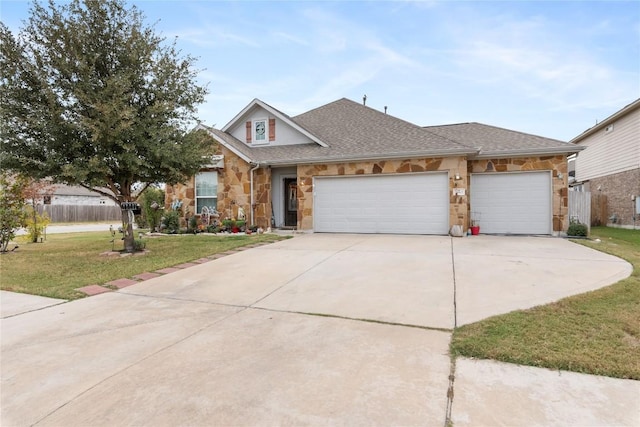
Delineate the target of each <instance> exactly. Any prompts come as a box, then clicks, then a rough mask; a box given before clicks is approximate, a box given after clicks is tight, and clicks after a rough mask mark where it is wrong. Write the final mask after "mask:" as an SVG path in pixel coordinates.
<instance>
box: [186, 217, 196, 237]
mask: <svg viewBox="0 0 640 427" xmlns="http://www.w3.org/2000/svg"><path fill="white" fill-rule="evenodd" d="M188 224H189V227H188V231H189V232H190V233H196V232H197V231H198V218H197V217H196V216H195V215H194V216H192V217H191V218H189V223H188Z"/></svg>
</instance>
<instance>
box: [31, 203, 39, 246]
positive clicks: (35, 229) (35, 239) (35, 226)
mask: <svg viewBox="0 0 640 427" xmlns="http://www.w3.org/2000/svg"><path fill="white" fill-rule="evenodd" d="M32 206H33V236H31V238H32V239H33V243H38V212H36V202H35V200H34V202H33V205H32Z"/></svg>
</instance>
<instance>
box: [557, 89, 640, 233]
mask: <svg viewBox="0 0 640 427" xmlns="http://www.w3.org/2000/svg"><path fill="white" fill-rule="evenodd" d="M569 142H570V143H573V144H576V145H578V146H582V147H585V148H586V149H585V150H584V151H583V152H581V153H580V155H579V156H577V157H576V158H575V182H576V184H574V188H576V189H579V190H583V191H590V192H591V193H592V195H593V194H603V195H606V196H607V217H608V219H609V221H608V222H609V224H614V225H622V226H633V225H634V224H640V99H637V100H635V101H634V102H632V103H631V104H629V105H627V106H626V107H624V108H622V109H621V110H620V111H618V112H616V113H615V114H613V115H611V116H610V117H608V118H606V119H605V120H603V121H602V122H600V123H598V124H597V125H595V126H594V127H592V128H590V129H588V130H586V131H585V132H583V133H582V134H581V135H579V136H577V137H575V138H573V139H572V140H571V141H569Z"/></svg>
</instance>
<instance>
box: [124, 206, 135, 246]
mask: <svg viewBox="0 0 640 427" xmlns="http://www.w3.org/2000/svg"><path fill="white" fill-rule="evenodd" d="M129 215H131V211H129V210H124V209H123V210H122V231H123V232H124V236H123V237H124V251H125V252H129V253H132V252H133V251H134V249H135V248H134V245H133V241H134V236H133V215H131V217H129ZM130 219H131V221H130Z"/></svg>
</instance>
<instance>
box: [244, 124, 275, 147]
mask: <svg viewBox="0 0 640 427" xmlns="http://www.w3.org/2000/svg"><path fill="white" fill-rule="evenodd" d="M246 129H247V135H246V141H247V144H268V143H269V142H273V141H275V140H276V119H275V118H271V119H256V120H252V121H248V122H247V124H246Z"/></svg>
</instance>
